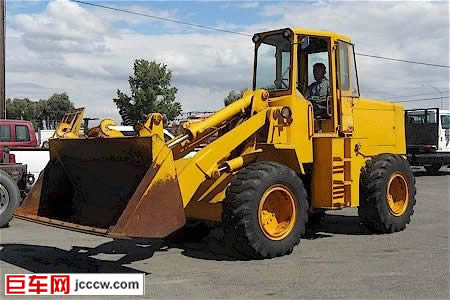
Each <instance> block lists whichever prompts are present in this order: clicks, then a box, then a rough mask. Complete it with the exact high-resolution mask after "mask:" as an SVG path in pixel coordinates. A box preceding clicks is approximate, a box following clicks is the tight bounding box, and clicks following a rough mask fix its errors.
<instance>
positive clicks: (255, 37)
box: [252, 34, 261, 44]
mask: <svg viewBox="0 0 450 300" xmlns="http://www.w3.org/2000/svg"><path fill="white" fill-rule="evenodd" d="M260 39H261V38H260V37H259V35H257V34H255V35H254V36H253V37H252V41H253V43H255V44H256V43H257V42H259V40H260Z"/></svg>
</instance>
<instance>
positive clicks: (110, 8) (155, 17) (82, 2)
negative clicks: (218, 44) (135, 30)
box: [71, 0, 252, 36]
mask: <svg viewBox="0 0 450 300" xmlns="http://www.w3.org/2000/svg"><path fill="white" fill-rule="evenodd" d="M71 1H72V2H76V3H80V4H85V5H90V6H95V7H100V8H104V9H109V10H114V11H120V12H124V13H128V14H133V15H138V16H142V17H147V18H152V19H156V20H161V21H167V22H172V23H178V24H182V25H188V26H192V27H198V28H203V29H208V30H215V31H221V32H226V33H232V34H239V35H244V36H252V35H250V34H247V33H243V32H237V31H231V30H226V29H220V28H215V27H210V26H206V25H199V24H194V23H188V22H183V21H178V20H174V19H169V18H163V17H158V16H154V15H149V14H144V13H140V12H135V11H131V10H126V9H121V8H116V7H110V6H106V5H101V4H95V3H90V2H85V1H79V0H71Z"/></svg>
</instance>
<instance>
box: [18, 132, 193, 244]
mask: <svg viewBox="0 0 450 300" xmlns="http://www.w3.org/2000/svg"><path fill="white" fill-rule="evenodd" d="M156 147H157V148H156ZM156 149H158V150H157V151H155V150H156ZM152 153H153V154H152ZM15 216H16V217H18V218H23V219H27V220H31V221H35V222H38V223H43V224H47V225H52V226H56V227H62V228H66V229H71V230H76V231H82V232H89V233H94V234H99V235H106V236H110V237H116V238H126V237H139V238H160V237H164V236H167V235H168V234H170V233H172V232H173V231H175V230H176V229H178V228H180V227H181V226H183V225H184V223H185V215H184V209H183V202H182V199H181V193H180V188H179V185H178V180H177V177H176V171H175V166H174V161H173V155H172V152H171V150H170V149H169V148H168V147H167V146H166V145H165V144H164V142H163V141H161V140H160V138H159V137H158V136H152V137H126V138H124V137H121V138H77V139H52V140H50V161H49V163H48V164H47V166H46V167H45V169H44V171H43V172H42V173H41V175H40V176H39V179H38V181H37V182H36V184H35V186H34V187H33V189H32V190H31V191H30V193H29V194H28V196H27V197H26V199H25V200H24V202H23V204H22V205H21V206H20V207H19V208H18V209H17V210H16V212H15Z"/></svg>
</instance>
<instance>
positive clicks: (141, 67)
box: [113, 59, 181, 125]
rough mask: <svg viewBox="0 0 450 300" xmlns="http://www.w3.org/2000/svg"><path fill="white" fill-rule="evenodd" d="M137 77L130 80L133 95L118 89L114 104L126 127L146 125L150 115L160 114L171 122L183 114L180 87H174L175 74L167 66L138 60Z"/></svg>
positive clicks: (135, 72)
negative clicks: (177, 98) (173, 76)
mask: <svg viewBox="0 0 450 300" xmlns="http://www.w3.org/2000/svg"><path fill="white" fill-rule="evenodd" d="M133 69H134V76H130V77H129V78H128V83H129V84H130V90H131V96H128V95H127V94H125V93H123V92H122V91H120V90H117V98H114V99H113V101H114V103H115V104H116V106H117V108H118V109H119V113H120V115H121V117H122V120H123V122H122V123H123V124H125V125H133V124H135V123H137V122H144V121H145V120H146V117H147V115H148V114H149V113H151V112H158V113H161V114H163V115H164V116H165V118H166V120H167V121H172V120H173V119H175V117H177V116H178V115H179V114H180V113H181V104H180V103H179V102H177V101H175V94H176V93H177V88H176V87H173V86H171V80H172V72H171V71H170V70H169V69H168V68H167V65H165V64H161V63H156V62H155V61H151V62H149V61H147V60H145V59H136V60H135V61H134V66H133Z"/></svg>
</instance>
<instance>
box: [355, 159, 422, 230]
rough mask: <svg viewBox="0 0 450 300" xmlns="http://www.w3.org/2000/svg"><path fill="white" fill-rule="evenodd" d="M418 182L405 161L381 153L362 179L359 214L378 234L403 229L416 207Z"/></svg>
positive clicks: (367, 166) (364, 222)
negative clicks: (416, 184) (416, 185)
mask: <svg viewBox="0 0 450 300" xmlns="http://www.w3.org/2000/svg"><path fill="white" fill-rule="evenodd" d="M415 183H416V180H415V178H414V175H413V173H412V170H411V167H410V165H409V163H408V161H407V160H406V159H404V158H403V157H401V156H399V155H391V154H382V155H379V156H377V157H375V158H373V159H372V160H369V161H368V162H367V164H366V167H365V168H364V169H363V170H362V172H361V177H360V199H359V201H360V206H359V207H358V214H359V216H360V218H361V221H362V222H363V224H364V225H366V226H367V227H368V228H369V229H371V230H372V231H374V232H378V233H392V232H397V231H401V230H404V229H405V228H406V225H407V224H408V223H409V222H410V220H411V216H412V215H413V213H414V205H415V204H416V199H415V195H416V187H415Z"/></svg>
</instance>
